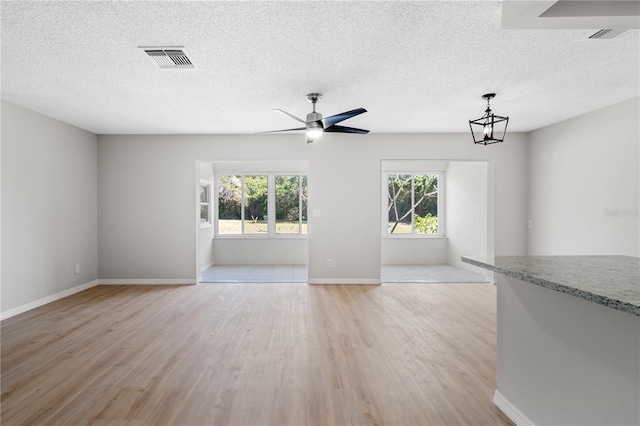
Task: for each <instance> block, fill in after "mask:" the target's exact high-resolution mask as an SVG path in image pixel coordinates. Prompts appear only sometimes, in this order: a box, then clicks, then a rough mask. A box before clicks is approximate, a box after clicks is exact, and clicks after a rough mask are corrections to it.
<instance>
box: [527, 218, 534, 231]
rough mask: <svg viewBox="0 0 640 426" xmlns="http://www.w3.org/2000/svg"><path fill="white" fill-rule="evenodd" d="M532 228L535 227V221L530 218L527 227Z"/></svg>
mask: <svg viewBox="0 0 640 426" xmlns="http://www.w3.org/2000/svg"><path fill="white" fill-rule="evenodd" d="M531 228H533V222H532V221H530V220H528V221H527V229H531Z"/></svg>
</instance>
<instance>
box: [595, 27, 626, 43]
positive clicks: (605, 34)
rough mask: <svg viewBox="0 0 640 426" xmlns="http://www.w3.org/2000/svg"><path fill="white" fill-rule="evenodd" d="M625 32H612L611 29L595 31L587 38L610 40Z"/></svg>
mask: <svg viewBox="0 0 640 426" xmlns="http://www.w3.org/2000/svg"><path fill="white" fill-rule="evenodd" d="M626 31H627V30H612V29H610V28H609V29H604V30H600V31H596V32H595V33H593V34H591V35H590V36H589V38H590V39H594V40H612V39H614V38H618V37H620V36H621V35H622V34H623V33H624V32H626Z"/></svg>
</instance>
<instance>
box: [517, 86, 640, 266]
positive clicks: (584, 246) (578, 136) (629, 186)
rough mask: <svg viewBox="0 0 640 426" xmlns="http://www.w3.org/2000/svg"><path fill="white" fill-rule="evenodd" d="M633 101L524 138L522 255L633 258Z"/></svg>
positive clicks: (636, 133) (639, 123)
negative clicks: (524, 246)
mask: <svg viewBox="0 0 640 426" xmlns="http://www.w3.org/2000/svg"><path fill="white" fill-rule="evenodd" d="M639 102H640V98H633V99H630V100H628V101H626V102H622V103H619V104H616V105H613V106H610V107H607V108H603V109H601V110H598V111H593V112H590V113H588V114H585V115H581V116H578V117H575V118H572V119H570V120H566V121H563V122H560V123H557V124H554V125H551V126H548V127H545V128H542V129H539V130H536V131H533V132H531V133H530V135H529V143H528V167H529V189H528V191H527V192H528V199H527V203H528V218H529V219H530V220H531V221H532V224H533V228H532V229H531V230H529V231H528V244H527V251H528V253H529V254H550V255H551V254H558V255H563V254H622V255H629V256H638V255H639V254H640V250H639V247H638V244H639V239H638V232H639V227H638V208H639V203H638V201H639V197H638V194H639V187H640V185H639V182H638V181H639V179H640V176H639V174H638V170H639V169H640V167H639V166H640V162H639V161H638V156H639V149H638V148H639V146H640V118H639V117H640V109H639V107H638V106H639ZM607 211H609V212H614V215H612V214H611V213H609V215H607Z"/></svg>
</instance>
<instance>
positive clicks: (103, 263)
mask: <svg viewBox="0 0 640 426" xmlns="http://www.w3.org/2000/svg"><path fill="white" fill-rule="evenodd" d="M509 136H510V137H509V143H506V142H505V143H504V144H498V145H494V146H488V147H484V146H475V145H473V144H472V143H471V142H470V136H469V135H467V134H415V135H414V134H400V135H391V134H370V135H367V136H358V135H340V134H335V135H333V134H331V135H325V136H324V137H323V138H322V139H321V140H320V141H317V142H316V143H314V144H309V145H308V144H306V143H305V141H304V136H301V135H158V136H154V135H104V136H99V137H98V170H99V172H98V193H99V200H98V205H99V211H100V217H99V226H98V228H99V231H98V234H99V238H98V240H99V265H100V267H99V276H100V278H103V279H186V278H195V274H196V265H195V259H196V253H195V251H196V244H195V241H196V228H195V220H196V212H195V202H194V185H195V180H196V177H197V170H196V164H197V161H198V160H202V161H269V160H275V161H278V160H282V161H292V160H298V161H308V164H309V170H308V175H309V200H310V204H309V209H310V210H311V209H320V210H321V216H320V217H313V216H312V215H309V235H308V257H309V264H308V266H309V279H310V282H339V281H346V282H378V281H379V279H380V254H381V232H380V229H381V222H380V221H381V218H380V214H379V213H377V212H379V211H380V202H381V201H380V194H381V187H380V181H381V179H380V163H381V160H383V159H406V158H409V157H411V158H421V159H448V160H456V159H463V160H487V161H493V162H494V165H495V172H494V173H495V176H494V180H495V203H496V212H495V215H496V217H495V220H496V224H497V225H496V230H495V239H496V241H495V251H496V254H513V255H518V254H524V252H525V226H524V224H525V216H526V215H525V196H526V195H525V192H524V188H526V157H525V155H526V135H524V134H517V133H513V134H510V135H509ZM344 182H352V184H353V185H355V186H357V187H358V189H357V191H350V190H349V188H348V187H347V188H345V187H344V185H343V183H344ZM143 194H144V200H143V201H144V202H142V199H141V197H142V195H143ZM327 258H331V259H333V268H327V266H326V259H327Z"/></svg>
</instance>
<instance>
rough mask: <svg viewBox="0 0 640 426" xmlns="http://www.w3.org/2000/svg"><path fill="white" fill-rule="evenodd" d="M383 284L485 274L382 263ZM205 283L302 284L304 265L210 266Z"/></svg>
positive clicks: (464, 279) (463, 279)
mask: <svg viewBox="0 0 640 426" xmlns="http://www.w3.org/2000/svg"><path fill="white" fill-rule="evenodd" d="M381 275H382V276H381V279H382V282H383V283H486V282H491V281H490V280H489V279H488V278H487V277H486V276H484V275H481V274H478V273H475V272H471V271H467V270H466V269H461V268H456V267H455V266H451V265H383V266H382V273H381ZM202 282H208V283H306V282H307V267H306V266H304V265H214V266H212V267H210V268H208V269H207V270H205V271H204V272H202Z"/></svg>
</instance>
